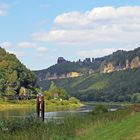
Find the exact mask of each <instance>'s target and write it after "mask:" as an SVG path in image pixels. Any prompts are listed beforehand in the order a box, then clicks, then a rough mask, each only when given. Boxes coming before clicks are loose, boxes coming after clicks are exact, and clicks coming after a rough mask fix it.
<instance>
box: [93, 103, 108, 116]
mask: <svg viewBox="0 0 140 140" xmlns="http://www.w3.org/2000/svg"><path fill="white" fill-rule="evenodd" d="M106 112H108V108H107V107H106V106H104V105H97V106H96V107H95V108H94V109H93V111H92V112H91V113H92V114H94V115H95V114H97V115H98V114H103V113H106Z"/></svg>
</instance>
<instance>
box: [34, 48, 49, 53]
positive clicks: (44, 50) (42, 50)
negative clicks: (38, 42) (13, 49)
mask: <svg viewBox="0 0 140 140" xmlns="http://www.w3.org/2000/svg"><path fill="white" fill-rule="evenodd" d="M37 51H38V52H40V53H45V52H47V51H48V48H46V47H39V48H37Z"/></svg>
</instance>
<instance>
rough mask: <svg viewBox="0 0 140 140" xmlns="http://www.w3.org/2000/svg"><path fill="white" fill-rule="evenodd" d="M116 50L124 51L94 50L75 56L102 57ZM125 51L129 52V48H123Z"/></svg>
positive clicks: (83, 51) (81, 52) (112, 49)
mask: <svg viewBox="0 0 140 140" xmlns="http://www.w3.org/2000/svg"><path fill="white" fill-rule="evenodd" d="M117 50H124V49H122V48H105V49H94V50H82V51H79V52H77V55H79V56H81V57H95V58H96V57H103V56H106V55H110V54H112V53H113V52H115V51H117ZM125 50H130V48H125Z"/></svg>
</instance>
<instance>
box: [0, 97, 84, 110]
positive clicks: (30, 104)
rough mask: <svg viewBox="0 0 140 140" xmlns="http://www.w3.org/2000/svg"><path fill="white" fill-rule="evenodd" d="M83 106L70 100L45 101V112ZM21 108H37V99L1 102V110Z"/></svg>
mask: <svg viewBox="0 0 140 140" xmlns="http://www.w3.org/2000/svg"><path fill="white" fill-rule="evenodd" d="M80 106H82V104H81V103H80V102H75V103H74V102H70V101H68V100H63V101H62V102H61V101H58V100H45V111H63V110H73V109H75V108H78V107H80ZM19 108H36V99H33V100H9V101H4V100H2V99H1V100H0V110H10V109H19Z"/></svg>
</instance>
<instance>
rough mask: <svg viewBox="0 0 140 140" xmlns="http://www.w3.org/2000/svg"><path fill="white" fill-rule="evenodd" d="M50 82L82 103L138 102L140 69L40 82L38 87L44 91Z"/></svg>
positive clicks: (139, 98)
mask: <svg viewBox="0 0 140 140" xmlns="http://www.w3.org/2000/svg"><path fill="white" fill-rule="evenodd" d="M51 81H53V82H54V83H55V84H56V85H57V86H60V87H63V88H65V89H66V90H67V92H68V93H69V94H70V95H71V96H75V97H77V98H79V99H80V100H83V101H105V102H108V101H115V102H117V101H118V102H123V101H130V102H140V68H135V69H127V70H123V71H116V72H112V73H93V74H90V75H84V76H80V77H77V78H65V79H55V80H46V81H40V86H41V87H42V88H43V89H44V90H46V89H48V88H49V86H50V84H51Z"/></svg>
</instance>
